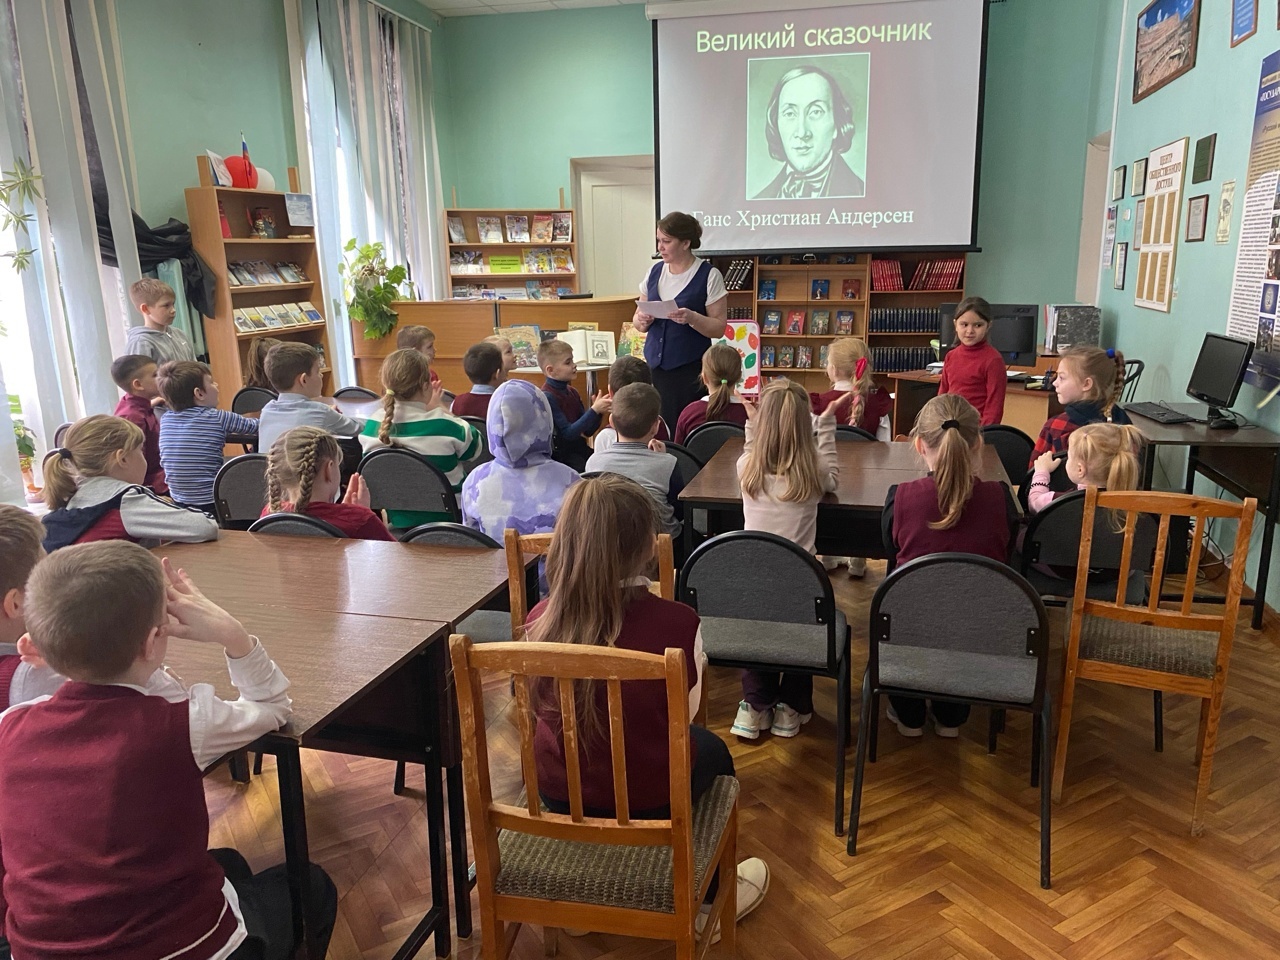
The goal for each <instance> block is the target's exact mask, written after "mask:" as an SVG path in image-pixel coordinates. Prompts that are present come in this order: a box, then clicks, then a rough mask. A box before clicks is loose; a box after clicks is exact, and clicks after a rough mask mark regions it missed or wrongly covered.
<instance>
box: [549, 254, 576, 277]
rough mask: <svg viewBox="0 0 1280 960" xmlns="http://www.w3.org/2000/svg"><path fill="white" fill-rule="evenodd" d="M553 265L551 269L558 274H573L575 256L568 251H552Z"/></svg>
mask: <svg viewBox="0 0 1280 960" xmlns="http://www.w3.org/2000/svg"><path fill="white" fill-rule="evenodd" d="M551 264H552V266H551V269H552V270H553V271H555V272H556V273H573V255H572V254H571V253H569V251H568V250H565V249H563V248H561V249H556V250H552V251H551Z"/></svg>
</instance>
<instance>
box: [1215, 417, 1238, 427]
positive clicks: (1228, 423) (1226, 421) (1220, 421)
mask: <svg viewBox="0 0 1280 960" xmlns="http://www.w3.org/2000/svg"><path fill="white" fill-rule="evenodd" d="M1209 429H1210V430H1238V429H1240V427H1239V425H1238V424H1237V423H1236V422H1235V421H1234V420H1232V419H1231V418H1230V417H1214V418H1213V419H1212V420H1210V421H1209Z"/></svg>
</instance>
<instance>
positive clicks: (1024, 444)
mask: <svg viewBox="0 0 1280 960" xmlns="http://www.w3.org/2000/svg"><path fill="white" fill-rule="evenodd" d="M982 442H983V443H985V444H987V446H989V447H994V448H995V451H996V453H997V454H998V455H999V457H1000V465H1001V466H1003V467H1004V472H1005V474H1006V475H1007V476H1008V478H1009V482H1010V483H1013V481H1014V480H1016V479H1017V478H1018V477H1021V476H1025V475H1026V472H1027V464H1028V463H1029V462H1030V461H1031V451H1032V450H1034V449H1035V448H1036V444H1035V441H1034V440H1032V439H1031V438H1030V437H1028V436H1027V435H1026V434H1025V433H1023V432H1022V431H1021V430H1019V429H1018V428H1017V427H1011V426H1009V425H1008V424H1007V423H995V424H991V425H989V426H985V427H983V428H982Z"/></svg>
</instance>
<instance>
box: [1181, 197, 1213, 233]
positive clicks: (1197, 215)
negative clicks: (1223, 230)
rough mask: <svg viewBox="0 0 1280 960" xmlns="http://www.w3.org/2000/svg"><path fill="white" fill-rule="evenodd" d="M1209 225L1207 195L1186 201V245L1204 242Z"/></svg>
mask: <svg viewBox="0 0 1280 960" xmlns="http://www.w3.org/2000/svg"><path fill="white" fill-rule="evenodd" d="M1208 224H1209V195H1208V194H1207V193H1204V194H1201V195H1200V196H1198V197H1192V198H1191V199H1190V200H1188V201H1187V235H1186V238H1185V239H1186V242H1187V243H1199V242H1201V241H1202V240H1204V237H1205V232H1206V228H1207V227H1208Z"/></svg>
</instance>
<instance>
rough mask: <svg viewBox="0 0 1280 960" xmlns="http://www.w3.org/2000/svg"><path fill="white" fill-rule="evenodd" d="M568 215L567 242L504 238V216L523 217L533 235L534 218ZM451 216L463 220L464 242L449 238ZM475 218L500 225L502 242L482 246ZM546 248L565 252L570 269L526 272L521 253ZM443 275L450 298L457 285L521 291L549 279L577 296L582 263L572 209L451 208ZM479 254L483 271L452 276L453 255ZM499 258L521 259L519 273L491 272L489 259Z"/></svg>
mask: <svg viewBox="0 0 1280 960" xmlns="http://www.w3.org/2000/svg"><path fill="white" fill-rule="evenodd" d="M557 214H559V215H561V216H564V215H566V214H567V215H568V216H569V221H570V231H569V237H570V239H569V240H561V241H551V240H545V241H539V240H533V239H529V240H515V241H511V240H508V239H507V236H508V234H507V217H509V216H519V217H524V218H525V222H526V224H527V228H528V230H529V232H530V235H531V236H532V232H533V218H534V217H535V216H551V217H554V216H555V215H557ZM450 217H454V218H457V219H458V220H461V221H462V226H463V231H464V232H465V234H466V240H465V241H464V242H457V241H455V240H453V239H452V237H451V235H450V233H449V218H450ZM477 217H496V218H497V219H498V220H499V221H500V222H501V224H502V237H503V239H502V242H501V243H492V242H490V243H482V242H481V241H480V228H479V226H478V225H477V222H476V218H477ZM543 247H545V248H548V249H549V250H551V251H552V253H553V254H554V253H567V254H568V256H569V259H570V261H571V262H572V266H573V269H572V270H556V271H546V272H532V271H529V270H527V269H526V267H525V264H524V263H523V261H524V254H525V251H526V250H531V249H538V248H543ZM443 249H444V251H445V256H444V272H445V275H446V276H448V278H449V290H450V296H452V293H453V287H454V286H455V285H458V284H475V285H478V286H481V287H519V288H520V289H522V290H524V289H525V288H526V287H525V285H526V283H527V281H529V280H537V281H543V280H549V281H553V282H554V284H555V286H557V287H568V288H569V289H570V290H571V292H573V293H577V292H578V291H579V286H578V271H579V269H580V266H581V263H580V261H579V259H578V222H577V217H576V215H575V214H574V212H573V211H572V210H567V209H562V208H547V209H483V208H479V207H454V208H452V209H449V210H446V211H445V212H444V247H443ZM476 252H479V254H480V256H481V258H482V264H481V265H482V266H483V268H484V269H483V270H482V271H481V272H479V273H454V272H453V271H454V270H455V269H457V267H456V265H455V264H454V262H453V261H454V255H455V254H473V255H474V253H476ZM494 256H499V257H517V258H519V259H520V260H521V264H520V267H521V269H520V271H519V272H515V273H507V272H494V271H493V270H491V269H490V267H491V263H492V258H493V257H494Z"/></svg>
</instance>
